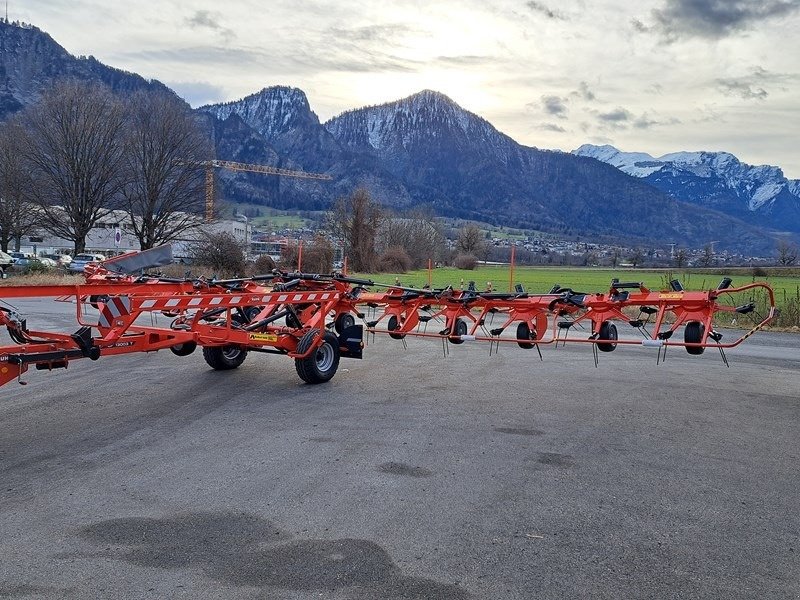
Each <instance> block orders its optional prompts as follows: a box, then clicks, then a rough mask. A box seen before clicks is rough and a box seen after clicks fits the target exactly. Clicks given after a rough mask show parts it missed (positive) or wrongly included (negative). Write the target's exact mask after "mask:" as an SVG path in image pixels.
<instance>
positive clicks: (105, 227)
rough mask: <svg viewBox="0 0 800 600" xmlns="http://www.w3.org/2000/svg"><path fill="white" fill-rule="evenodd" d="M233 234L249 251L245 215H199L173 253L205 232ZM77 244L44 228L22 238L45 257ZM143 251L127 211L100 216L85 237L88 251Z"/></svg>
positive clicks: (24, 248)
mask: <svg viewBox="0 0 800 600" xmlns="http://www.w3.org/2000/svg"><path fill="white" fill-rule="evenodd" d="M222 232H226V233H229V234H231V235H232V236H233V237H234V238H236V240H237V241H239V242H240V243H241V244H242V246H243V247H244V248H246V249H247V250H248V251H249V245H250V236H251V234H252V230H251V226H250V224H249V223H248V222H247V218H246V217H240V218H239V219H233V220H230V219H228V220H219V221H215V222H213V223H203V222H202V221H201V220H200V218H199V217H198V223H197V227H195V228H192V229H189V230H186V231H184V232H183V233H182V234H181V236H180V238H179V239H177V240H175V241H174V242H172V246H173V256H175V257H176V258H184V257H186V256H187V255H188V249H189V248H190V247H191V245H192V243H193V242H195V241H197V240H198V239H200V238H201V237H202V236H203V235H204V234H205V233H222ZM74 247H75V244H74V243H73V242H72V241H71V240H66V239H64V238H60V237H57V236H54V235H52V234H50V233H48V232H46V231H41V232H38V233H35V234H31V235H29V236H24V237H23V238H22V242H21V246H20V251H21V252H29V253H32V254H36V255H37V256H42V255H45V254H72V253H73V249H74ZM138 250H141V246H140V244H139V240H138V239H137V238H136V235H135V234H134V231H133V223H132V222H131V219H130V216H129V215H128V213H127V212H125V211H122V210H113V211H110V212H109V213H108V214H106V215H105V216H103V217H101V218H100V219H98V221H97V223H96V224H95V226H94V227H93V228H92V229H91V230H90V231H89V234H88V235H87V236H86V252H92V253H98V254H104V255H106V256H115V255H117V254H121V253H124V252H131V251H138Z"/></svg>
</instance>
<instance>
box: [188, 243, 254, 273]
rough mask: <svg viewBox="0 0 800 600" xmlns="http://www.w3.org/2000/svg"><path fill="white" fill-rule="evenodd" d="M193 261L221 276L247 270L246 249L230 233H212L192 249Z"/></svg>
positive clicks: (190, 253) (190, 252)
mask: <svg viewBox="0 0 800 600" xmlns="http://www.w3.org/2000/svg"><path fill="white" fill-rule="evenodd" d="M189 255H190V257H191V259H192V262H193V263H194V264H196V265H200V266H202V267H209V268H211V269H213V270H214V272H215V274H216V275H218V276H220V277H229V276H234V275H242V274H244V272H245V262H244V251H243V250H242V247H241V245H240V244H239V242H238V241H237V240H236V238H235V237H233V236H232V235H231V234H230V233H227V232H223V233H210V234H208V235H206V236H205V237H204V238H203V239H202V240H200V241H199V242H196V243H195V245H194V246H193V247H192V248H191V249H190V251H189Z"/></svg>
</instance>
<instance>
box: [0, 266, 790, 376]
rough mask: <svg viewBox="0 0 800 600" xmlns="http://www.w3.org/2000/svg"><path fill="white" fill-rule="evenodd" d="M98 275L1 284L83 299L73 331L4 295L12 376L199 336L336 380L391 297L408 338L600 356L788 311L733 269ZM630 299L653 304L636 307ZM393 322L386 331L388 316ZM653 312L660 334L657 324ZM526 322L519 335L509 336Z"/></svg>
mask: <svg viewBox="0 0 800 600" xmlns="http://www.w3.org/2000/svg"><path fill="white" fill-rule="evenodd" d="M86 279H87V281H86V283H85V284H81V285H58V286H41V287H40V286H19V287H15V286H7V287H0V300H4V299H12V298H53V299H56V300H62V301H74V302H75V305H76V318H77V321H78V323H79V325H80V328H79V329H78V330H77V331H76V332H75V333H72V334H66V333H52V332H46V331H32V330H29V329H28V327H27V323H26V321H25V320H24V319H22V317H21V316H19V315H18V314H16V312H15V311H14V310H12V309H9V308H7V307H3V306H0V325H5V326H6V327H7V329H8V331H9V334H10V336H11V339H12V341H13V342H15V344H16V345H13V346H5V347H0V385H3V384H5V383H8V382H9V381H12V380H14V379H17V380H19V381H20V382H21V383H22V380H21V376H22V374H23V373H25V372H26V371H27V370H28V368H29V366H31V365H33V366H35V367H36V368H37V369H40V370H41V369H44V370H52V369H56V368H66V367H67V366H68V365H69V363H70V362H71V361H73V360H77V359H81V358H89V359H92V360H97V359H98V358H100V357H101V356H109V355H117V354H128V353H132V352H154V351H158V350H164V349H167V348H169V349H170V350H171V351H172V352H173V353H175V354H177V355H179V356H184V355H188V354H191V353H192V352H193V351H194V350H195V349H196V348H197V347H198V346H200V347H202V348H203V356H204V358H205V360H206V362H207V363H208V364H209V365H210V366H211V367H212V368H214V369H219V370H227V369H234V368H236V367H238V366H239V365H240V364H241V363H242V361H243V360H244V358H245V357H246V355H247V353H248V352H251V351H256V352H271V353H277V354H283V355H286V356H289V357H290V358H293V359H295V365H296V369H297V373H298V375H299V376H300V377H301V379H303V380H304V381H306V382H308V383H323V382H325V381H328V380H330V379H331V378H332V377H333V375H334V374H335V372H336V369H337V368H338V363H339V358H340V357H352V358H361V356H362V348H363V342H362V335H363V328H362V326H361V325H357V324H356V319H355V317H360V318H362V319H363V318H364V311H365V310H366V309H375V310H377V309H382V314H381V315H380V316H379V317H378V318H377V319H376V320H372V321H367V322H366V325H367V331H368V332H371V333H385V334H388V335H389V336H391V337H392V338H394V339H404V338H405V337H406V336H418V337H435V338H439V339H441V340H442V342H443V344H444V347H445V351H447V350H446V349H447V346H446V342H450V343H452V344H461V343H464V342H466V341H488V342H491V343H493V344H494V343H497V344H498V345H499V344H500V343H503V342H506V343H516V344H518V345H519V346H520V347H522V348H526V349H531V348H536V349H537V350H539V346H540V345H548V344H556V345H558V343H559V342H562V343H564V344H566V343H588V344H592V347H593V350H594V358H595V364H597V357H598V351H600V352H611V351H613V350H614V349H615V348H616V347H617V345H619V344H628V345H642V346H651V347H657V348H658V349H659V354H658V359H659V360H660V359H661V354H662V350H663V352H664V354H666V348H667V347H668V346H683V347H685V348H686V350H687V352H689V354H701V353H702V352H703V351H704V350H705V348H718V349H719V350H720V353H721V354H722V357H723V360H724V361H725V363H726V364H727V359H726V358H725V354H724V349H727V348H733V347H735V346H738V345H739V344H741V343H742V342H743V341H744V340H745V339H747V338H748V337H749V336H750V335H752V334H753V333H754V332H756V331H758V330H759V329H761V328H762V327H764V326H765V325H766V324H767V323H769V321H770V320H772V319H773V318H774V316H775V314H776V308H775V302H774V294H773V291H772V289H771V288H770V287H769V286H768V285H767V284H766V283H752V284H748V285H745V286H742V287H738V288H732V287H730V286H731V280H730V279H728V278H725V279H723V281H722V282H721V283H720V285H719V286H718V287H717V288H716V289H714V290H705V291H686V290H684V289H683V288H682V287H681V285H680V283H679V282H678V281H676V280H673V281H672V282H671V283H670V286H671V289H669V290H664V291H659V292H653V291H651V290H649V289H647V288H646V287H645V286H644V285H643V284H641V283H621V282H619V281H618V280H616V279H615V280H613V281H612V284H611V288H610V290H609V291H608V292H607V293H591V294H590V293H579V292H575V291H573V290H571V289H569V288H561V287H559V286H555V287H554V288H553V289H552V290H550V292H549V293H547V294H537V295H534V294H527V293H525V292H524V290H522V288H521V287H520V286H518V288H517V290H516V291H515V292H513V293H508V294H502V293H491V292H488V293H487V292H478V291H476V290H475V289H474V286H471V287H470V288H469V289H467V290H460V289H453V288H452V287H447V288H444V289H440V290H430V289H416V288H406V287H401V286H381V287H384V288H386V289H385V291H383V292H370V291H367V289H366V288H368V287H373V286H379V285H380V284H375V283H373V282H372V281H370V280H364V279H354V278H349V277H345V276H342V275H341V274H333V275H318V274H305V273H285V272H278V271H276V272H274V273H272V274H269V275H263V276H258V277H252V278H242V279H230V280H205V279H194V280H188V279H169V278H165V277H161V276H150V275H142V276H135V275H126V274H118V273H115V272H113V271H111V270H108V269H106V268H105V267H103V266H92V267H90V268H89V269H88V270H87V274H86ZM755 289H763V290H764V291H765V292H766V294H767V298H768V300H769V309H768V314H767V315H766V316H764V317H763V318H761V320H760V321H756V322H754V325H753V327H752V328H751V329H750V330H749V331H747V332H746V333H745V334H744V335H742V336H741V337H740V338H738V339H736V340H734V341H732V342H728V343H721V338H722V334H721V333H719V332H718V331H716V330H715V329H714V317H715V315H716V314H717V313H720V312H736V313H739V314H743V315H745V314H751V313H754V309H755V306H754V304H753V303H747V304H743V305H741V306H733V305H729V304H725V303H724V302H721V301H720V297H721V296H723V295H728V294H738V293H743V292H747V291H748V290H755ZM85 303H89V304H90V305H92V306H93V307H95V308H97V309H98V310H99V317H98V320H97V322H94V321H87V319H86V314H85V310H84V309H83V307H84V305H85ZM626 309H627V310H628V311H629V312H630V311H631V310H638V311H639V314H638V316H635V317H633V318H631V317H632V315H630V314H627V313H626V312H625V310H626ZM146 313H159V314H163V315H166V316H168V317H170V318H171V319H172V321H171V323H170V325H169V327H159V326H156V325H154V324H150V325H143V324H141V323H137V321H138V320H139V319H140V317H141V316H142V315H144V314H146ZM495 315H501V316H503V317H505V318H504V321H503V322H502V324H501V326H500V327H496V328H493V329H490V330H489V329H487V320H491V319H492V318H493V317H494V316H495ZM643 317H645V318H643ZM384 320H386V329H382V328H378V325H379V323H381V322H382V321H384ZM432 321H433V322H440V323H442V324H443V326H444V327H443V329H441V330H440V331H439V332H436V333H433V332H431V333H429V332H428V331H427V325H428V323H430V322H432ZM584 322H588V323H590V324H591V334H590V335H589V336H588V338H586V339H581V338H577V337H574V336H573V337H570V336H569V334H570V331H571V330H573V329H574V328H575V327H582V323H584ZM619 322H624V323H627V324H628V325H630V326H631V327H633V328H634V329H635V330H637V331H639V332H640V333H641V335H642V337H641V339H620V338H619V336H618V334H617V327H616V324H615V323H619ZM651 322H652V323H653V329H652V332H650V331H648V329H647V326H648V325H649V324H650V323H651ZM514 323H517V328H516V334H515V335H514V336H513V337H509V336H508V335H504V334H505V332H506V330H507V329H508V328H509V326H511V325H513V324H514ZM679 327H684V340H683V341H682V342H681V341H677V340H673V339H672V337H673V334H674V333H675V332H676V331H677V329H678V328H679ZM420 328H423V330H422V331H420ZM95 330H96V331H97V335H93V331H95ZM334 331H335V332H336V333H334ZM548 332H549V333H548ZM337 334H338V335H337ZM490 348H491V347H490ZM539 354H540V356H541V351H539Z"/></svg>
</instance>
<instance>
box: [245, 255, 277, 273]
mask: <svg viewBox="0 0 800 600" xmlns="http://www.w3.org/2000/svg"><path fill="white" fill-rule="evenodd" d="M274 268H275V261H274V260H272V257H271V256H270V255H269V254H262V255H261V256H259V257H258V258H257V259H256V260H255V262H254V263H253V264H252V266H251V267H250V270H251V271H252V273H253V275H266V274H269V273H272V270H273V269H274Z"/></svg>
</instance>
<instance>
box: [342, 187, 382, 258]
mask: <svg viewBox="0 0 800 600" xmlns="http://www.w3.org/2000/svg"><path fill="white" fill-rule="evenodd" d="M382 219H383V216H382V211H381V209H380V207H379V206H378V205H377V203H375V202H374V201H373V200H372V198H371V197H370V195H369V192H368V191H367V190H365V189H364V188H358V189H357V190H356V191H354V192H353V193H352V194H351V195H350V196H346V197H343V198H339V200H337V201H336V204H335V206H334V208H333V212H332V214H331V218H330V228H331V230H332V232H333V234H334V235H335V236H336V237H338V238H340V239H341V240H342V241H343V242H344V245H345V254H346V255H347V257H348V259H349V261H350V268H351V269H352V270H353V271H362V272H372V271H374V270H375V266H376V260H377V252H376V250H375V241H376V236H377V234H378V229H379V227H380V224H381V221H382Z"/></svg>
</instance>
